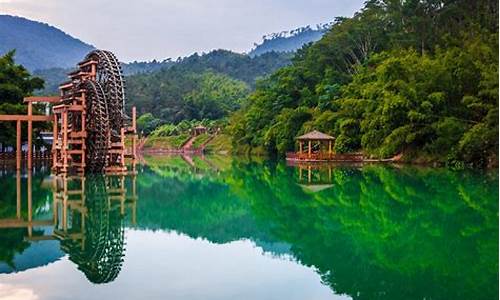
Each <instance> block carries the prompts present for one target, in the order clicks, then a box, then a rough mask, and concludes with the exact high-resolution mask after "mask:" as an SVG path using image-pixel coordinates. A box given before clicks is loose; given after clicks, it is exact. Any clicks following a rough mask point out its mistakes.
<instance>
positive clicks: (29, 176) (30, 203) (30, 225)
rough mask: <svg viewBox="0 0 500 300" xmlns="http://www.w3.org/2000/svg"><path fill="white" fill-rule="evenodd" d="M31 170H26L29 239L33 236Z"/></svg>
mask: <svg viewBox="0 0 500 300" xmlns="http://www.w3.org/2000/svg"><path fill="white" fill-rule="evenodd" d="M31 183H32V182H31V169H28V222H29V227H28V236H29V237H31V236H32V235H33V225H32V224H31V222H32V221H33V197H32V196H33V195H32V189H31V188H32V187H31Z"/></svg>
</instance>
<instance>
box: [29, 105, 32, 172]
mask: <svg viewBox="0 0 500 300" xmlns="http://www.w3.org/2000/svg"><path fill="white" fill-rule="evenodd" d="M32 155H33V103H31V102H30V103H28V170H31V166H32V162H31V159H32V158H31V156H32Z"/></svg>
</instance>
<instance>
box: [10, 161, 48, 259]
mask: <svg viewBox="0 0 500 300" xmlns="http://www.w3.org/2000/svg"><path fill="white" fill-rule="evenodd" d="M24 175H25V176H23V175H22V174H21V173H20V172H17V173H16V172H15V171H13V172H9V171H8V172H3V174H2V180H0V191H2V193H1V195H0V262H5V263H6V264H7V265H9V266H10V267H11V268H13V269H15V268H16V266H14V257H15V255H16V254H19V253H22V252H23V251H24V250H26V249H27V248H28V247H29V246H30V243H29V242H28V241H27V240H26V238H27V237H28V236H39V235H41V234H42V231H41V230H33V226H32V225H33V223H36V222H33V223H32V222H31V220H30V219H32V218H33V217H36V212H41V213H43V209H42V208H43V207H44V206H46V205H47V203H48V195H49V191H47V190H45V189H43V188H42V181H43V178H44V174H43V173H40V174H39V173H36V174H32V173H28V174H24ZM27 184H29V185H31V186H32V187H30V191H31V194H30V195H29V197H26V196H27V195H25V194H24V193H22V192H21V187H26V185H27ZM26 198H28V199H26ZM27 202H31V203H27ZM28 208H31V211H30V212H28ZM33 212H35V216H34V215H33Z"/></svg>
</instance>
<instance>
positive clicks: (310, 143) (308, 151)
mask: <svg viewBox="0 0 500 300" xmlns="http://www.w3.org/2000/svg"><path fill="white" fill-rule="evenodd" d="M311 148H312V142H311V141H309V143H308V149H307V155H308V157H309V158H311V153H312V152H311Z"/></svg>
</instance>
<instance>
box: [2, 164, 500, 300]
mask: <svg viewBox="0 0 500 300" xmlns="http://www.w3.org/2000/svg"><path fill="white" fill-rule="evenodd" d="M145 161H146V164H144V165H141V166H139V167H138V170H139V172H138V175H137V176H127V177H118V176H107V177H102V176H87V177H86V178H84V179H82V178H61V177H60V178H53V177H50V176H49V174H48V172H47V171H44V169H38V170H37V171H36V172H33V174H25V173H23V174H16V172H15V171H14V172H12V171H9V170H8V169H3V171H0V172H1V175H0V191H1V194H0V299H2V300H3V299H20V300H21V299H22V300H30V299H120V300H127V299H312V300H315V299H498V171H497V170H495V171H491V172H486V173H479V172H476V173H474V172H452V171H449V170H445V169H430V168H417V167H391V166H380V165H365V166H330V167H327V166H323V167H321V168H317V166H311V167H309V166H302V167H300V168H299V167H292V166H286V164H285V163H282V162H273V161H250V160H243V159H231V158H227V157H205V158H203V159H202V158H199V157H195V158H191V159H189V158H188V159H183V158H181V157H146V158H145Z"/></svg>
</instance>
